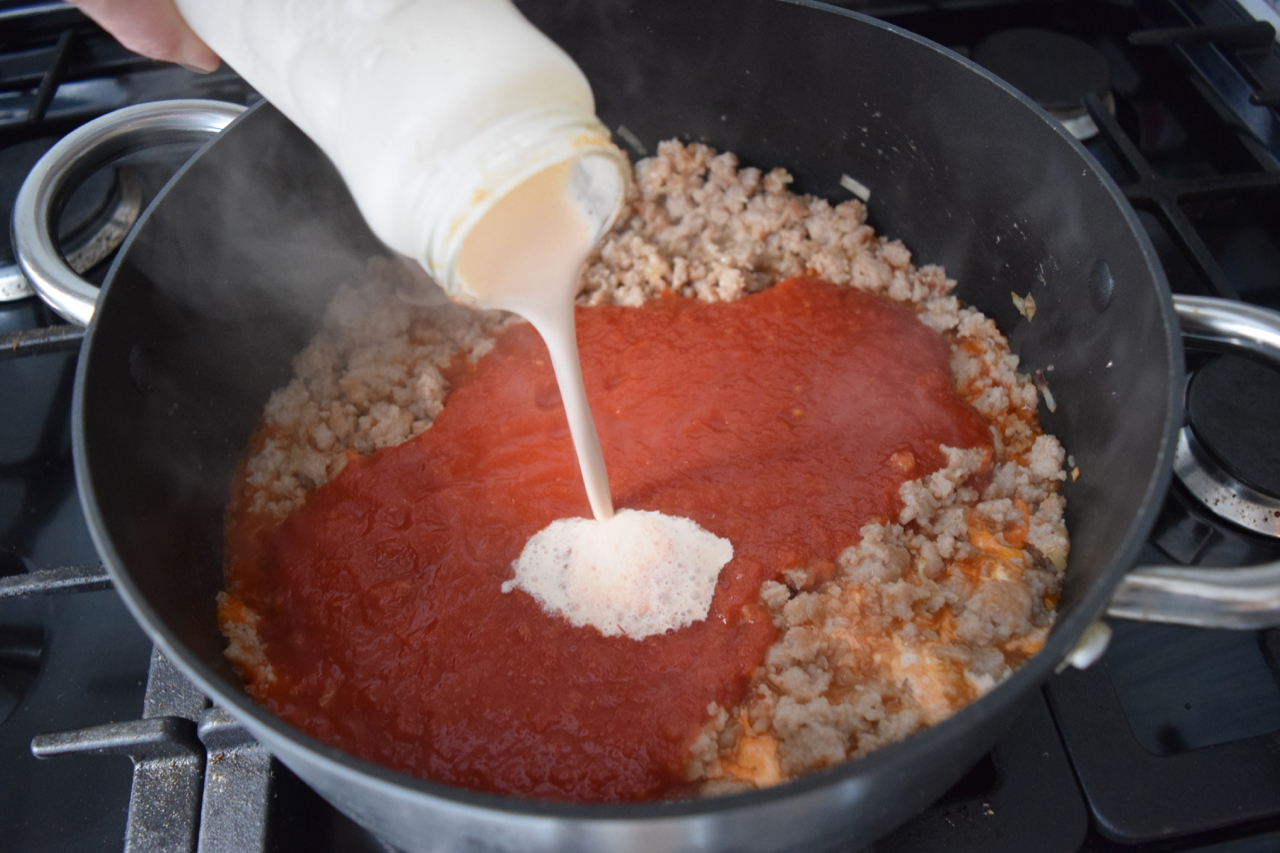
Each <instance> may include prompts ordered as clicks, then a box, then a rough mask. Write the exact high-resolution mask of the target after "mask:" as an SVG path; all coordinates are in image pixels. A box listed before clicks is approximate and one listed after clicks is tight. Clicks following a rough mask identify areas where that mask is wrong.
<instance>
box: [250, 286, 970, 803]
mask: <svg viewBox="0 0 1280 853" xmlns="http://www.w3.org/2000/svg"><path fill="white" fill-rule="evenodd" d="M577 324H578V339H579V345H580V349H581V354H582V368H583V372H584V375H585V378H586V385H587V394H588V397H589V399H590V402H591V407H592V410H593V413H594V415H595V419H596V424H597V425H598V427H599V430H600V438H601V441H602V442H603V445H604V452H605V458H606V461H607V463H608V466H609V474H610V480H611V486H612V491H613V497H614V500H615V502H616V504H617V505H618V506H619V507H630V508H633V509H647V510H657V511H660V512H664V513H669V514H672V515H679V516H685V517H687V518H691V519H693V520H694V521H696V522H697V523H698V524H700V525H702V526H703V527H704V528H706V529H707V530H709V531H711V532H712V533H714V534H716V535H718V536H723V537H726V538H728V539H729V540H730V541H731V542H732V543H733V547H734V552H735V554H734V559H733V560H732V561H731V562H730V563H729V564H728V565H727V566H726V567H725V569H724V570H723V572H722V573H721V577H720V582H719V586H718V588H717V591H716V595H715V599H714V601H713V603H712V608H711V614H710V616H709V617H708V618H707V620H706V621H704V622H701V623H699V624H696V625H693V626H691V627H689V628H686V629H683V630H680V631H677V632H674V633H671V634H667V635H664V636H659V637H650V638H648V639H646V640H643V641H639V642H637V641H635V640H630V639H627V638H625V637H612V638H606V637H603V636H601V635H600V634H599V632H597V631H596V630H594V629H591V628H571V627H569V625H568V624H567V623H565V622H563V621H561V620H559V619H556V618H553V617H549V616H547V615H546V614H544V613H542V611H541V610H540V609H539V608H538V606H537V605H536V604H535V603H534V601H533V600H532V599H531V598H530V597H529V596H528V595H526V594H525V593H523V592H520V591H516V592H512V593H510V594H505V595H504V594H503V593H502V592H500V590H499V587H500V585H501V584H502V582H503V581H505V580H507V579H509V578H510V577H511V576H512V570H511V563H512V561H513V560H515V559H516V558H517V557H518V556H519V554H520V551H521V549H522V547H523V546H524V543H525V541H526V540H527V539H528V538H529V537H530V536H531V535H533V534H534V533H536V532H537V531H538V530H541V529H542V528H543V527H545V526H546V525H547V524H549V523H550V522H551V521H553V520H554V519H557V518H563V517H568V516H582V517H590V514H591V513H590V509H589V507H588V505H587V501H586V497H585V495H584V493H583V489H582V481H581V478H580V476H579V473H578V470H577V467H576V461H575V457H574V451H573V447H572V444H571V442H570V438H569V433H568V427H567V426H566V423H565V418H564V413H563V411H562V409H561V406H560V399H559V395H558V393H557V390H556V385H555V380H554V378H553V377H552V374H551V368H550V365H549V363H548V361H547V356H546V350H545V348H544V347H543V345H542V342H541V340H540V339H539V338H538V336H537V334H536V333H535V332H534V330H533V329H532V328H531V327H529V326H527V325H522V326H517V327H513V328H511V329H510V330H509V331H507V332H506V333H505V334H504V335H503V336H502V337H501V338H500V340H499V341H498V345H497V347H496V349H495V350H494V351H493V352H492V353H490V354H489V355H488V356H486V357H485V358H484V359H482V360H481V361H480V362H479V363H478V364H477V365H475V366H474V367H467V368H462V369H460V370H459V371H458V375H457V376H455V377H454V391H453V392H452V394H451V396H450V397H449V399H448V402H447V405H446V407H445V409H444V411H443V413H441V415H440V416H439V417H438V418H437V419H436V422H435V424H434V425H433V426H432V427H431V428H430V429H429V430H427V431H426V432H425V433H423V434H422V435H420V436H419V437H417V438H416V439H413V440H412V441H409V442H407V443H406V444H403V445H401V446H399V447H395V448H390V449H387V450H383V451H380V452H378V453H375V454H373V455H371V456H368V457H364V458H361V459H356V460H353V461H352V462H351V463H350V464H349V465H348V466H347V468H346V469H345V470H344V471H343V472H342V474H341V475H340V476H339V477H337V478H336V479H335V480H334V481H332V482H331V483H328V484H327V485H324V486H322V487H320V488H319V489H317V490H316V491H315V492H314V493H313V494H312V495H311V496H310V497H309V498H308V499H307V502H306V504H305V505H304V506H303V507H301V508H300V509H299V510H298V511H296V512H295V513H294V514H293V515H291V516H290V517H289V518H288V519H286V520H285V522H284V523H283V524H281V525H280V527H279V528H278V529H276V530H274V531H270V532H262V531H259V532H257V533H254V532H253V530H254V525H252V524H233V525H231V526H230V528H229V529H230V530H231V534H230V540H229V542H228V547H229V553H230V554H231V555H232V556H233V559H232V561H231V565H230V569H229V578H228V580H229V583H230V585H231V588H233V589H235V590H236V593H237V595H239V596H240V597H241V598H243V599H245V600H246V601H248V602H249V603H250V604H251V605H252V606H254V607H255V608H256V609H258V611H259V612H260V613H261V614H262V617H263V620H262V628H261V631H260V633H261V636H262V639H263V640H264V641H265V642H266V644H267V655H268V657H269V659H270V660H271V662H272V666H273V668H274V671H275V674H276V681H275V682H274V683H273V684H271V685H270V686H269V687H268V688H267V689H266V690H265V693H264V695H262V696H260V697H259V698H260V699H261V700H262V701H263V702H264V703H265V704H266V705H267V706H268V707H269V708H270V709H271V710H272V711H274V712H275V713H276V714H278V715H279V716H281V717H283V718H284V719H285V720H288V721H289V722H291V723H293V724H295V725H297V726H299V727H300V728H302V729H303V730H305V731H307V732H308V733H310V734H312V735H314V736H316V737H318V738H319V739H321V740H323V741H325V742H327V743H329V744H332V745H334V746H337V747H340V748H342V749H344V750H346V751H348V752H351V753H353V754H356V755H359V756H362V757H365V758H368V759H370V760H372V761H375V762H378V763H380V764H384V765H386V766H389V767H392V768H395V769H398V770H403V771H406V772H409V773H413V774H417V775H420V776H424V777H427V778H431V779H434V780H437V781H440V782H445V783H449V784H453V785H460V786H464V787H468V788H474V789H478V790H484V791H493V792H499V793H509V794H516V795H523V796H531V797H540V798H548V799H564V800H581V801H619V800H639V799H653V798H660V797H670V796H678V795H681V794H682V793H686V790H685V788H686V784H685V781H684V766H685V763H686V761H687V760H688V755H689V746H690V744H691V742H692V741H693V739H694V738H695V737H696V736H697V734H698V733H699V731H700V729H701V728H702V726H703V725H704V723H705V722H706V721H707V719H708V716H707V705H708V703H710V702H716V703H718V704H719V705H720V706H721V707H724V708H732V707H734V706H735V705H736V704H737V703H738V701H739V700H740V699H741V698H742V694H743V691H744V690H745V689H746V685H747V682H748V679H749V677H750V675H751V673H752V671H753V670H754V669H755V668H756V667H757V666H758V665H759V664H760V663H761V662H762V661H763V660H764V656H765V653H766V651H767V650H768V647H769V645H770V643H771V642H772V641H773V640H774V637H775V631H774V628H773V625H772V623H771V622H770V620H769V618H768V615H767V613H766V612H765V611H764V609H763V607H762V606H761V605H760V604H759V592H760V585H761V584H762V583H763V582H764V581H765V580H768V579H771V578H775V577H778V575H779V573H780V572H781V571H782V570H783V569H786V568H791V567H797V566H806V565H810V564H812V563H814V562H817V561H824V564H825V565H828V566H829V565H830V562H831V561H833V560H835V558H836V557H837V556H838V555H839V553H840V552H841V551H842V550H843V549H844V548H846V547H848V546H850V545H852V544H854V543H855V542H856V541H857V540H858V538H859V537H858V531H859V530H860V528H861V527H862V526H863V525H864V524H866V523H868V522H871V521H874V520H887V519H892V518H894V517H896V515H897V513H898V510H899V508H900V505H901V504H900V501H899V498H898V487H899V486H900V485H901V484H902V482H903V481H905V480H907V479H911V478H915V477H920V476H924V475H926V474H927V473H929V472H931V471H934V470H936V469H938V468H939V467H941V466H942V464H943V463H944V461H945V460H944V457H943V455H942V453H941V451H940V450H939V444H946V445H951V446H957V447H977V446H984V447H989V446H990V437H989V434H988V430H987V425H986V423H985V422H984V421H983V419H982V418H981V417H980V416H979V415H978V414H977V413H976V412H975V411H974V410H973V409H971V408H970V407H969V406H967V405H966V404H964V403H963V402H961V401H960V400H959V399H958V398H956V396H955V395H954V394H953V393H952V392H951V389H950V371H949V367H948V365H949V357H948V350H947V346H946V345H945V344H944V343H943V341H942V340H941V339H940V338H939V337H938V336H937V335H936V334H935V333H933V332H932V331H931V330H929V329H928V328H926V327H925V326H924V325H923V324H921V323H920V322H919V321H918V320H917V319H916V317H915V315H914V313H913V312H912V311H911V309H910V308H909V307H905V306H902V305H900V304H897V303H894V302H891V301H889V300H887V299H884V298H881V297H876V296H869V295H866V294H863V293H860V292H857V291H854V290H848V289H842V288H837V287H835V286H833V285H830V284H826V283H823V282H819V281H815V280H810V279H792V280H789V281H786V282H783V283H781V284H779V285H777V286H776V287H773V288H771V289H769V290H767V291H764V292H762V293H759V294H756V295H753V296H749V297H747V298H745V299H742V300H740V301H738V302H734V303H715V304H705V303H698V302H693V301H689V300H684V299H678V298H669V299H663V300H659V301H657V302H654V303H650V304H648V305H645V306H643V307H640V308H621V307H600V308H590V309H578V312H577ZM903 454H910V457H906V456H904V455H903ZM906 458H910V459H913V460H914V465H913V466H904V465H903V460H904V459H906ZM906 467H910V468H911V470H910V472H908V471H907V470H905V468H906ZM236 531H242V533H237V532H236Z"/></svg>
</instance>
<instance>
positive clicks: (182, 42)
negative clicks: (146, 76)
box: [71, 0, 220, 73]
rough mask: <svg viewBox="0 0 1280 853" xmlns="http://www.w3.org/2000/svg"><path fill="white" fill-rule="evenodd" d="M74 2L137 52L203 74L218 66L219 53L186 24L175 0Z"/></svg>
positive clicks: (93, 0)
mask: <svg viewBox="0 0 1280 853" xmlns="http://www.w3.org/2000/svg"><path fill="white" fill-rule="evenodd" d="M71 2H72V3H73V4H75V5H76V6H79V7H80V11H82V12H84V13H85V14H86V15H88V16H89V17H90V18H92V19H93V20H94V21H96V22H97V23H98V24H99V25H100V26H101V27H102V28H103V29H104V30H106V31H107V32H109V33H111V35H113V36H115V37H116V39H117V40H118V41H119V42H120V43H121V44H122V45H124V46H125V47H127V48H129V50H132V51H134V52H135V53H141V54H142V55H143V56H149V57H151V58H152V59H161V60H164V61H165V62H176V63H178V64H179V65H181V66H183V67H184V68H189V69H191V70H192V71H199V72H203V73H207V72H209V71H216V70H217V68H218V64H219V62H220V60H219V59H218V55H217V54H216V53H214V52H213V51H212V50H211V49H210V48H209V46H208V45H207V44H205V43H204V42H203V41H201V40H200V37H199V36H197V35H196V34H195V33H194V32H192V30H191V27H189V26H187V22H186V21H184V20H183V19H182V15H180V14H179V13H178V7H177V6H175V5H174V4H173V0H71Z"/></svg>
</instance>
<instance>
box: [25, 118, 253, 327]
mask: <svg viewBox="0 0 1280 853" xmlns="http://www.w3.org/2000/svg"><path fill="white" fill-rule="evenodd" d="M243 111H244V108H243V107H241V106H239V105H237V104H229V103H226V102H223V101H204V100H173V101H156V102H154V103H149V104H140V105H138V106H133V107H126V108H125V109H122V110H118V111H116V112H114V113H111V114H110V115H106V116H103V117H102V118H99V119H95V120H94V121H91V122H89V123H88V124H86V125H84V126H82V127H80V128H79V129H77V130H75V131H73V132H72V133H70V134H68V135H67V136H66V137H64V138H63V139H62V140H61V141H59V142H58V143H57V144H56V145H54V146H53V148H51V149H49V151H48V153H47V154H45V155H44V157H42V158H40V161H39V162H38V163H37V164H36V166H35V168H34V169H32V170H31V173H30V174H29V175H28V176H27V179H26V181H25V182H24V183H23V185H22V189H21V190H19V192H18V199H17V202H16V203H15V204H14V212H13V234H12V240H13V249H14V253H15V254H16V256H17V258H18V263H19V266H20V267H21V268H22V272H23V273H24V274H25V276H26V278H27V280H28V281H29V282H30V283H31V286H32V288H34V289H35V291H36V292H37V293H38V294H39V295H40V298H41V299H43V300H44V301H45V302H47V303H48V304H49V306H50V307H52V308H53V310H54V311H56V312H58V314H59V315H60V316H62V317H64V318H65V319H67V320H70V321H71V322H73V323H78V324H79V325H82V326H85V325H88V323H89V319H90V318H91V317H92V316H93V310H94V306H95V305H96V304H97V299H98V288H96V287H94V286H93V285H92V284H89V283H88V282H86V281H85V280H84V279H82V278H81V277H80V276H79V275H78V274H77V273H76V271H75V270H74V269H72V268H71V267H69V266H68V262H67V261H66V260H64V259H63V257H62V254H61V252H60V251H59V250H58V247H57V245H56V243H55V241H54V237H53V235H54V233H55V232H56V228H57V222H56V218H57V215H58V213H59V212H60V210H61V205H62V204H63V202H64V201H65V194H66V193H68V192H70V191H71V190H72V189H73V188H74V186H75V185H76V184H77V183H78V182H79V181H80V180H82V179H83V178H84V177H86V176H88V175H89V174H91V173H92V172H93V171H94V170H96V169H98V168H100V167H102V166H103V165H105V164H107V163H108V162H109V161H111V160H112V159H114V158H116V157H120V156H123V155H125V154H128V153H130V152H132V151H136V150H139V149H142V148H146V147H150V146H153V145H158V144H163V143H169V142H181V141H192V140H201V139H206V138H208V137H211V136H213V135H215V134H217V133H218V132H219V131H221V130H222V129H223V128H224V127H226V126H227V125H228V124H230V123H231V121H232V120H233V119H235V117H236V116H238V115H239V114H240V113H241V112H243Z"/></svg>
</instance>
